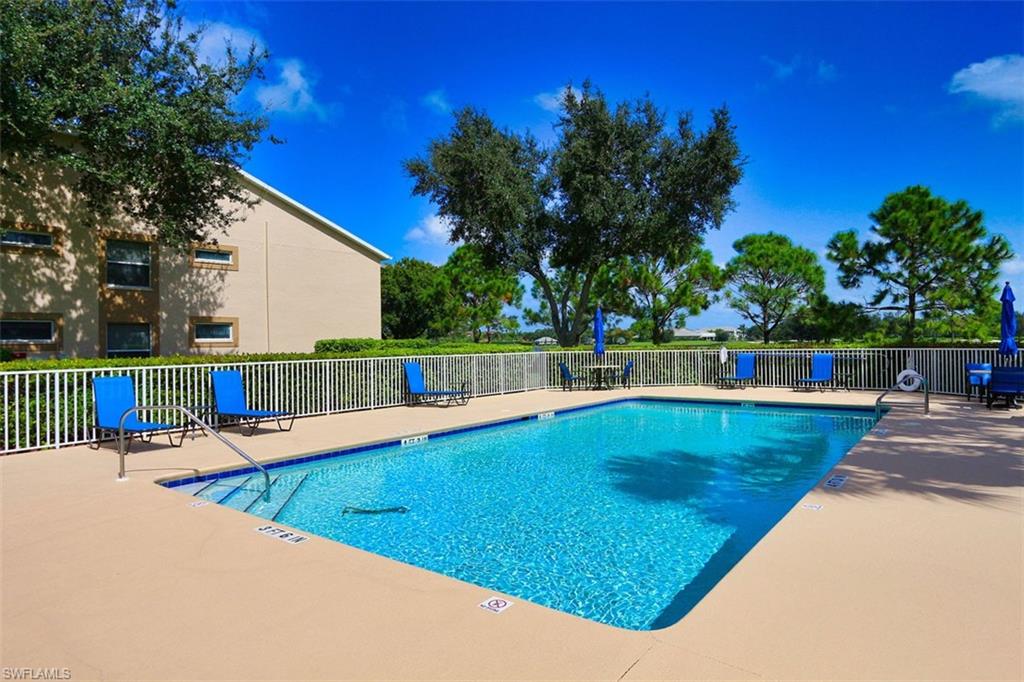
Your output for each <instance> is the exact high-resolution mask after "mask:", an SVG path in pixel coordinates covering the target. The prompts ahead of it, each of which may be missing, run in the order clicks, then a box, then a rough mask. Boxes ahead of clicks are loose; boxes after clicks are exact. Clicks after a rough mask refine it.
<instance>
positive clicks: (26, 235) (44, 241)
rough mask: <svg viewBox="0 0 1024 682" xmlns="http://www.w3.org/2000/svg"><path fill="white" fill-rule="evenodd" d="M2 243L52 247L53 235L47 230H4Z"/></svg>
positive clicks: (38, 247) (0, 241)
mask: <svg viewBox="0 0 1024 682" xmlns="http://www.w3.org/2000/svg"><path fill="white" fill-rule="evenodd" d="M0 243H2V244H4V245H6V246H27V247H29V248H35V249H52V248H53V235H52V234H49V233H47V232H28V231H26V230H4V231H3V236H2V237H0Z"/></svg>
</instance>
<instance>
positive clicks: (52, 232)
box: [0, 220, 63, 256]
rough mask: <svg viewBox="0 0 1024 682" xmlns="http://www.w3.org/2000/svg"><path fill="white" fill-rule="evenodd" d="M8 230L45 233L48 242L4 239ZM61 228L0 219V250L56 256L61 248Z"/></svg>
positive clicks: (36, 233) (23, 232) (24, 232)
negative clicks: (34, 242)
mask: <svg viewBox="0 0 1024 682" xmlns="http://www.w3.org/2000/svg"><path fill="white" fill-rule="evenodd" d="M8 232H19V233H22V234H34V235H45V236H47V237H49V239H50V243H49V244H23V243H19V242H8V241H4V238H3V237H4V235H5V234H7V233H8ZM62 239H63V237H62V232H61V228H60V227H58V226H56V225H43V224H41V223H19V222H15V221H13V220H0V251H3V252H5V253H24V254H35V255H40V256H56V255H58V254H60V253H61V249H62Z"/></svg>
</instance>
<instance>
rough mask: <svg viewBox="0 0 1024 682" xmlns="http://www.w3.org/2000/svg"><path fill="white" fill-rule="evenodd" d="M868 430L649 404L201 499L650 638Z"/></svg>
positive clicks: (299, 468) (803, 414) (840, 416)
mask: <svg viewBox="0 0 1024 682" xmlns="http://www.w3.org/2000/svg"><path fill="white" fill-rule="evenodd" d="M873 424H874V419H873V415H871V414H870V413H867V412H860V411H843V410H827V409H808V408H783V407H770V406H758V407H753V406H751V407H744V406H741V405H735V404H701V403H682V402H667V401H645V400H638V401H629V402H623V403H617V404H612V405H608V406H603V407H597V408H593V409H586V410H581V411H576V412H571V413H566V414H559V415H557V416H556V417H555V418H553V419H548V420H543V421H537V420H533V421H523V422H517V423H514V424H510V425H504V426H499V427H495V428H488V429H484V430H478V431H472V432H467V433H462V434H458V435H451V436H446V437H443V438H437V439H432V440H430V441H428V442H426V443H422V444H418V445H412V446H406V447H391V448H386V449H381V450H376V451H373V452H370V453H366V454H359V455H350V456H343V457H337V458H333V459H329V460H322V461H320V462H317V463H314V464H309V463H307V464H300V465H296V466H290V467H285V468H281V469H277V470H273V471H272V472H271V474H272V475H273V476H274V477H275V479H274V484H273V488H272V492H273V494H272V496H271V501H269V502H267V501H264V500H261V499H258V494H257V491H258V490H259V489H260V484H259V481H258V478H255V477H254V478H252V479H251V480H250V481H248V483H246V484H245V485H243V486H242V487H241V488H237V486H238V484H239V483H242V482H243V481H244V480H245V479H246V478H248V476H242V477H236V478H234V479H230V478H229V479H221V480H219V481H218V482H217V483H216V485H214V486H211V487H210V488H208V490H207V492H206V493H204V494H207V495H213V494H216V495H219V496H223V495H224V494H225V493H223V492H216V493H215V492H214V491H218V490H219V491H234V492H231V493H228V496H227V497H226V498H225V499H223V501H222V503H223V504H226V505H228V506H233V507H236V508H239V509H245V508H248V510H249V512H250V513H253V514H256V515H257V516H263V517H264V518H275V517H276V520H277V521H279V522H281V523H283V524H287V525H289V526H293V527H295V528H299V529H302V530H305V531H309V532H310V533H313V534H316V535H320V536H323V537H327V538H331V539H334V540H337V541H339V542H343V543H346V544H349V545H353V546H355V547H360V548H362V549H365V550H368V551H370V552H375V553H377V554H381V555H384V556H387V557H391V558H392V559H396V560H398V561H402V562H406V563H409V564H413V565H416V566H421V567H423V568H426V569H429V570H432V571H436V572H438V573H442V574H445V575H448V576H452V577H455V578H459V579H461V580H465V581H467V582H470V583H474V584H477V585H481V586H483V587H487V588H490V589H494V590H497V591H501V592H505V593H507V594H511V595H516V596H518V597H521V598H522V599H527V600H529V601H532V602H535V603H538V604H543V605H545V606H549V607H551V608H555V609H559V610H561V611H566V612H568V613H572V614H576V615H578V616H582V617H584V618H590V619H592V620H596V621H599V622H602V623H607V624H610V625H616V626H619V627H623V628H630V629H636V630H646V629H655V628H660V627H665V626H667V625H671V624H672V623H674V622H675V621H677V620H678V619H679V618H681V617H682V616H683V615H684V614H685V613H686V612H687V611H688V610H689V609H691V608H692V607H693V606H694V605H695V604H696V603H697V602H698V601H699V600H700V599H701V598H702V597H703V596H704V595H705V594H707V592H708V591H709V590H710V589H711V588H712V587H714V585H715V583H717V582H718V580H719V579H721V578H722V577H723V576H724V575H725V574H726V573H727V572H728V571H729V569H731V568H732V567H733V566H734V565H735V564H736V563H737V562H738V561H739V560H740V559H741V558H742V557H743V556H744V554H746V553H747V552H748V551H749V550H750V549H751V548H752V547H753V546H754V545H755V544H756V543H757V541H758V540H759V539H760V538H761V537H762V536H764V534H765V533H766V532H768V530H769V529H770V528H771V527H772V526H773V525H774V524H775V523H776V522H777V521H778V520H779V519H780V518H782V516H783V515H784V514H785V513H786V512H787V511H788V510H789V509H790V508H791V507H792V506H793V505H794V504H795V503H796V501H797V500H799V499H800V498H801V497H802V496H803V495H804V494H805V493H806V492H807V491H808V490H809V489H810V488H811V487H812V486H813V485H814V484H815V483H816V482H817V481H818V480H819V479H820V478H821V477H822V476H823V475H824V474H825V473H826V472H828V470H829V469H831V468H832V467H833V466H834V465H835V464H836V462H837V461H839V459H840V458H842V457H843V455H844V454H845V453H846V452H847V450H849V449H850V447H852V446H853V444H854V443H856V442H857V441H858V440H859V439H860V438H861V436H862V435H863V434H864V433H866V432H867V431H868V430H869V429H870V428H871V427H872V425H873ZM210 499H215V498H212V497H211V498H210ZM282 505H284V506H283V507H282ZM345 507H355V508H360V509H371V510H374V509H382V508H397V507H404V508H406V509H407V510H408V511H406V512H404V513H401V512H389V513H381V514H354V513H343V510H344V509H345Z"/></svg>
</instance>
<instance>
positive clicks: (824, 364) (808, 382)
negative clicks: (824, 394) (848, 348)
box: [794, 353, 835, 391]
mask: <svg viewBox="0 0 1024 682" xmlns="http://www.w3.org/2000/svg"><path fill="white" fill-rule="evenodd" d="M834 361H835V357H834V356H833V355H832V354H831V353H818V354H816V355H814V356H813V357H812V358H811V376H809V377H805V378H803V379H797V380H796V385H795V386H794V388H799V387H801V386H803V387H804V388H806V389H807V390H810V389H811V388H812V387H814V386H820V387H821V390H822V391H824V390H825V386H826V385H827V384H829V383H831V382H832V380H833V378H834V377H833V375H832V367H833V364H834Z"/></svg>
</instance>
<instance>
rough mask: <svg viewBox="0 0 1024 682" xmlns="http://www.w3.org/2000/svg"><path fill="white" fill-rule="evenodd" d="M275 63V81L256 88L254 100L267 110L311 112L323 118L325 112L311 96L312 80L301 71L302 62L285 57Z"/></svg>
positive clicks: (295, 112) (303, 67)
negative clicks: (276, 74) (276, 77)
mask: <svg viewBox="0 0 1024 682" xmlns="http://www.w3.org/2000/svg"><path fill="white" fill-rule="evenodd" d="M277 65H278V69H279V74H278V79H277V82H276V83H272V84H269V85H261V86H260V87H259V88H257V89H256V100H257V101H258V102H259V103H260V104H261V105H262V106H263V108H264V109H266V110H267V111H280V112H284V113H288V114H305V113H312V114H314V115H315V116H317V117H318V118H320V119H321V120H323V119H324V118H325V117H326V115H327V112H326V110H325V109H324V107H323V106H321V105H320V104H319V103H317V101H316V99H315V98H314V97H313V81H312V80H311V79H310V78H309V76H307V75H306V74H305V73H303V71H304V69H305V66H304V65H303V63H302V62H301V61H300V60H298V59H285V60H282V61H279V62H277Z"/></svg>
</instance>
